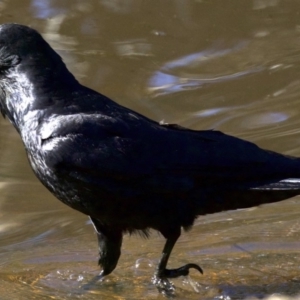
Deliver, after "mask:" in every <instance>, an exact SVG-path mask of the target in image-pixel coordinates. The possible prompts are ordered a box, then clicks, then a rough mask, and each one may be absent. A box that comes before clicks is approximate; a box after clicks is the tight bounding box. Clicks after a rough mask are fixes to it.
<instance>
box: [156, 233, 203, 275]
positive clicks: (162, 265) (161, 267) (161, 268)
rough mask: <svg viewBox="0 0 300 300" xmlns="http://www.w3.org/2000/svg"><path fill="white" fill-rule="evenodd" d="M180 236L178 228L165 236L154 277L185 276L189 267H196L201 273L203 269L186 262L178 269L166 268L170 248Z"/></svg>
mask: <svg viewBox="0 0 300 300" xmlns="http://www.w3.org/2000/svg"><path fill="white" fill-rule="evenodd" d="M179 236H180V229H179V230H176V232H175V231H174V232H173V234H172V235H171V236H170V235H169V236H168V237H167V241H166V244H165V246H164V249H163V252H162V257H161V259H160V262H159V264H158V268H157V271H156V274H155V277H156V278H160V279H164V278H176V277H179V276H186V275H188V274H189V269H196V270H198V271H199V272H200V273H201V274H203V271H202V269H201V267H199V266H198V265H196V264H186V265H184V266H182V267H180V268H178V269H167V268H166V267H167V263H168V259H169V257H170V254H171V252H172V249H173V247H174V245H175V243H176V241H177V240H178V238H179Z"/></svg>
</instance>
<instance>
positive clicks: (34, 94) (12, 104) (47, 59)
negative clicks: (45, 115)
mask: <svg viewBox="0 0 300 300" xmlns="http://www.w3.org/2000/svg"><path fill="white" fill-rule="evenodd" d="M76 83H77V81H76V79H75V78H74V76H73V75H72V74H71V73H70V72H69V71H68V70H67V68H66V66H65V64H64V63H63V61H62V59H61V57H60V56H59V55H58V54H57V53H56V52H55V51H54V50H53V49H52V48H51V47H50V45H49V44H48V43H47V42H46V41H45V40H44V39H43V37H42V36H41V35H40V34H39V33H38V32H37V31H36V30H34V29H32V28H30V27H27V26H24V25H19V24H3V25H0V111H1V113H2V115H3V116H7V117H8V118H9V119H10V121H11V122H12V123H14V125H16V124H15V123H16V118H19V119H20V118H21V117H22V116H24V115H25V114H26V113H27V112H28V111H29V110H33V109H43V107H45V106H49V105H51V103H52V101H53V100H52V99H53V98H55V97H54V95H53V94H54V93H57V92H58V91H60V90H64V89H68V88H70V87H72V86H74V85H75V84H76ZM56 98H57V97H56Z"/></svg>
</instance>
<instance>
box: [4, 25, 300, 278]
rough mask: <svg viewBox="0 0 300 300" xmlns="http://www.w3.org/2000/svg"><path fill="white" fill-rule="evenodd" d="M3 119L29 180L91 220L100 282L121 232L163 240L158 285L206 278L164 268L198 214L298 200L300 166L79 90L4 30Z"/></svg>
mask: <svg viewBox="0 0 300 300" xmlns="http://www.w3.org/2000/svg"><path fill="white" fill-rule="evenodd" d="M0 110H1V113H2V115H3V116H4V117H7V118H8V119H9V121H10V122H11V123H12V124H13V126H14V127H15V129H16V130H17V131H18V133H19V134H20V136H21V138H22V141H23V144H24V147H25V149H26V153H27V156H28V159H29V163H30V165H31V167H32V169H33V172H34V173H35V175H36V176H37V177H38V179H39V180H40V181H41V182H42V184H43V185H44V186H46V188H48V190H49V191H50V192H51V193H52V194H53V195H54V196H55V197H57V198H58V199H59V200H60V201H62V202H63V203H65V204H66V205H68V206H70V207H71V208H73V209H75V210H78V211H80V212H82V213H84V214H86V215H87V216H89V217H90V219H91V221H92V223H93V225H94V227H95V230H96V233H97V237H98V246H99V253H100V259H99V265H100V266H101V267H102V271H101V272H100V275H99V276H100V277H101V278H103V277H104V276H106V275H108V274H110V273H111V272H112V271H113V270H114V269H115V267H116V265H117V263H118V260H119V257H120V255H121V245H122V237H123V234H124V233H130V234H131V233H135V232H138V233H141V234H143V235H144V236H146V237H148V236H149V230H150V229H154V230H156V231H158V232H160V233H161V234H162V235H163V236H164V237H165V238H166V243H165V246H164V248H163V251H162V256H161V259H160V261H159V263H158V267H157V270H156V272H155V278H156V281H155V282H156V283H158V282H164V281H166V282H168V278H176V277H179V276H182V275H187V274H189V270H190V269H196V270H198V271H199V272H201V273H202V269H201V267H200V266H199V265H197V264H194V263H189V264H186V265H184V266H182V267H180V268H177V269H167V263H168V259H169V257H170V254H171V251H172V249H173V247H174V245H175V243H176V241H177V239H178V238H179V236H180V235H181V230H182V229H184V230H188V229H190V228H191V227H192V225H193V223H194V221H195V219H196V218H197V216H199V215H204V214H210V213H216V212H220V211H224V210H229V209H237V208H247V207H252V206H257V205H260V204H263V203H271V202H276V201H280V200H284V199H287V198H290V197H293V196H295V195H297V194H300V159H299V158H296V157H291V156H286V155H282V154H278V153H276V152H272V151H268V150H264V149H261V148H259V147H258V146H256V145H255V144H253V143H251V142H248V141H245V140H242V139H239V138H236V137H233V136H229V135H226V134H224V133H222V132H220V131H214V130H192V129H188V128H184V127H181V126H179V125H175V124H161V123H158V122H155V121H153V120H150V119H148V118H147V117H145V116H143V115H141V114H139V113H137V112H134V111H132V110H130V109H128V108H125V107H123V106H121V105H119V104H117V103H116V102H114V101H112V100H110V99H109V98H108V97H106V96H104V95H102V94H100V93H98V92H96V91H94V90H92V89H90V88H87V87H85V86H83V85H81V84H80V83H79V82H78V81H77V80H76V79H75V77H74V76H73V75H72V74H71V73H70V72H69V71H68V69H67V68H66V66H65V64H64V63H63V61H62V59H61V57H60V56H59V55H58V54H57V53H56V52H55V51H54V50H53V49H52V48H51V47H50V46H49V44H48V43H47V42H46V41H45V40H44V39H43V38H42V36H41V35H40V34H39V33H38V32H37V31H35V30H34V29H31V28H29V27H27V26H24V25H18V24H3V25H1V26H0Z"/></svg>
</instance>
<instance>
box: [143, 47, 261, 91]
mask: <svg viewBox="0 0 300 300" xmlns="http://www.w3.org/2000/svg"><path fill="white" fill-rule="evenodd" d="M245 46H246V43H239V44H238V45H236V46H233V47H232V48H230V49H224V50H216V49H210V50H205V51H201V52H198V53H193V54H189V55H187V56H184V57H181V58H179V59H177V60H173V61H171V62H167V63H166V64H165V65H163V66H162V67H161V69H160V70H159V71H156V72H155V74H154V75H153V76H152V77H151V78H150V80H149V88H148V90H149V92H151V93H154V95H155V96H159V95H163V94H171V93H176V92H180V91H184V90H185V89H197V88H201V87H202V85H203V84H214V83H219V82H224V81H228V80H235V79H238V78H239V77H242V76H246V75H249V74H252V73H254V72H259V71H261V70H262V68H260V67H257V68H254V69H249V70H241V71H236V70H235V71H234V73H230V74H224V72H225V73H228V72H229V71H230V70H228V68H227V69H225V70H223V72H220V71H219V72H217V71H216V70H215V72H214V73H212V71H213V70H214V67H215V66H214V60H215V59H220V58H222V59H226V56H227V55H228V54H230V55H232V54H233V53H234V52H236V51H238V50H239V49H241V48H242V47H245ZM211 61H212V63H211V66H210V67H208V66H206V67H205V68H207V69H210V70H211V71H210V73H209V74H202V73H199V74H196V72H195V71H196V70H197V69H199V72H201V69H203V65H204V64H210V62H211ZM176 74H178V75H176Z"/></svg>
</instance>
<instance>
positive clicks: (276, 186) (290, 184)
mask: <svg viewBox="0 0 300 300" xmlns="http://www.w3.org/2000/svg"><path fill="white" fill-rule="evenodd" d="M251 190H259V191H268V190H272V191H276V190H277V191H296V190H299V191H300V178H288V179H283V180H279V181H276V182H270V183H264V184H262V185H258V186H255V187H252V188H251Z"/></svg>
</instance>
